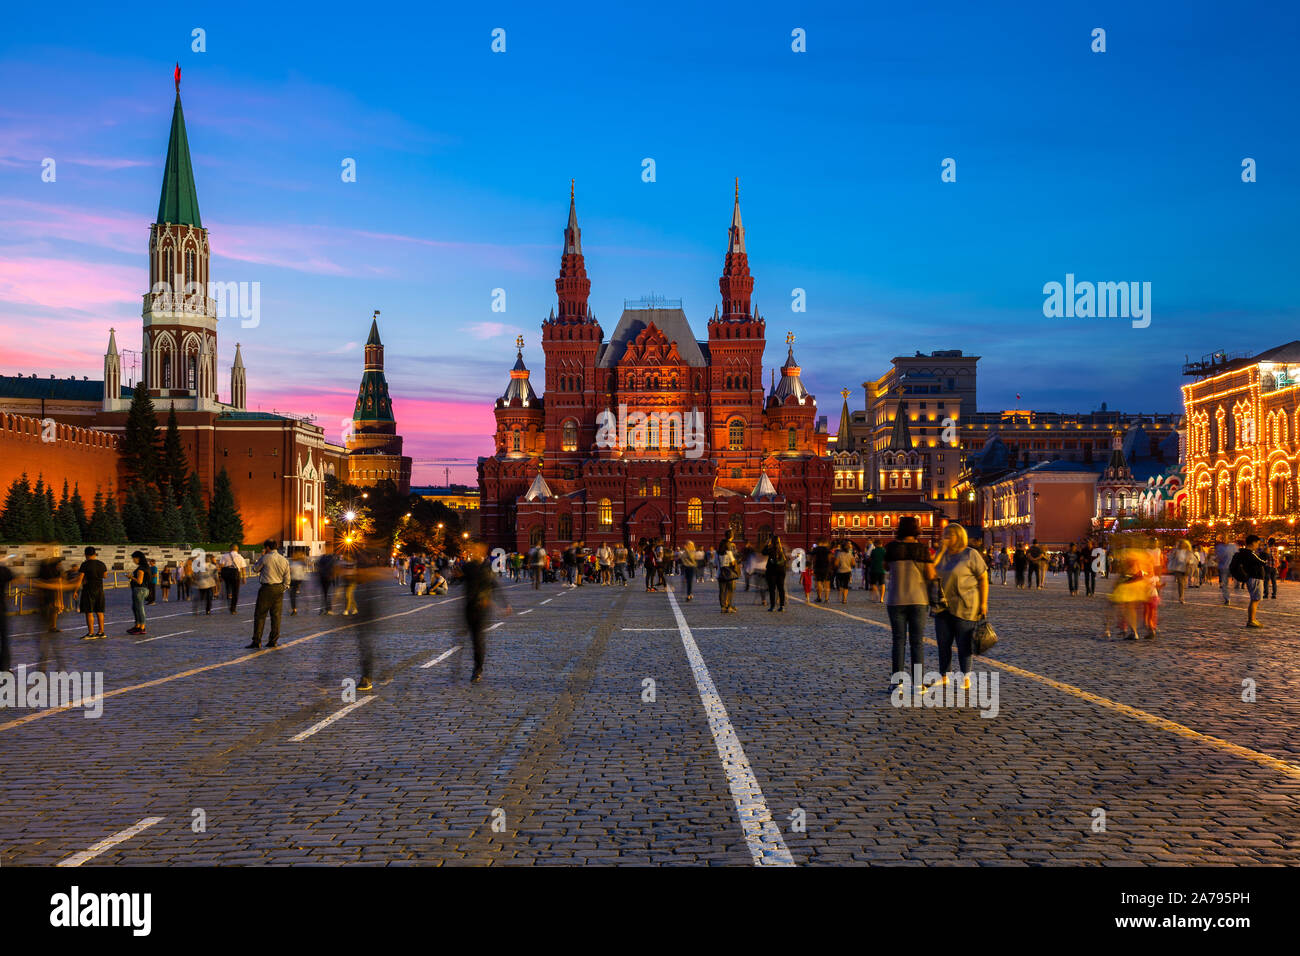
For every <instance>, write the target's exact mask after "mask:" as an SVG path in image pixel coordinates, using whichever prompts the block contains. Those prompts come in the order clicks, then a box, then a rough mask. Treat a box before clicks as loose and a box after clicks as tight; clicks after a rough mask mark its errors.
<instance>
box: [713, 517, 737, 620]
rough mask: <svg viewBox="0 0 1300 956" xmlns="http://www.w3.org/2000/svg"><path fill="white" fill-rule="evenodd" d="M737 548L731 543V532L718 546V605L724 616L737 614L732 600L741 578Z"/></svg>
mask: <svg viewBox="0 0 1300 956" xmlns="http://www.w3.org/2000/svg"><path fill="white" fill-rule="evenodd" d="M737 563H738V562H737V559H736V546H735V545H734V544H733V543H732V541H731V532H730V531H728V532H727V535H726V537H724V538H723V539H722V542H721V543H720V544H719V545H718V604H719V605H721V607H722V613H723V614H735V613H736V605H735V604H733V603H732V599H733V598H734V597H735V594H736V578H737V577H739V576H740V570H739V568H738V567H737Z"/></svg>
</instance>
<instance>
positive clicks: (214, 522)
mask: <svg viewBox="0 0 1300 956" xmlns="http://www.w3.org/2000/svg"><path fill="white" fill-rule="evenodd" d="M208 528H209V531H210V533H211V536H212V540H213V541H219V542H222V543H225V542H227V541H231V542H240V541H243V540H244V519H243V518H242V517H240V514H239V507H238V505H236V503H235V492H234V489H233V488H231V486H230V476H229V475H228V474H226V469H225V467H224V466H223V467H222V469H221V471H219V472H218V473H217V480H216V481H215V482H213V485H212V510H211V512H210V513H209V515H208Z"/></svg>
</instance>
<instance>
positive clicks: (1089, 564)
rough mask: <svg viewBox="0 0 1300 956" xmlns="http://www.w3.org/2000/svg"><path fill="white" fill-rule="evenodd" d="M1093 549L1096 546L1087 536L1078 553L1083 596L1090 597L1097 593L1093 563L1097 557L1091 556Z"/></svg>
mask: <svg viewBox="0 0 1300 956" xmlns="http://www.w3.org/2000/svg"><path fill="white" fill-rule="evenodd" d="M1095 550H1097V547H1096V545H1095V544H1093V541H1092V538H1089V539H1087V540H1086V541H1084V543H1083V551H1082V553H1081V554H1080V555H1079V562H1080V567H1081V568H1082V570H1083V594H1084V597H1092V596H1093V595H1094V594H1096V593H1097V568H1096V567H1095V566H1094V564H1093V562H1095V561H1096V560H1097V558H1095V557H1093V554H1092V552H1093V551H1095ZM1101 557H1104V556H1101Z"/></svg>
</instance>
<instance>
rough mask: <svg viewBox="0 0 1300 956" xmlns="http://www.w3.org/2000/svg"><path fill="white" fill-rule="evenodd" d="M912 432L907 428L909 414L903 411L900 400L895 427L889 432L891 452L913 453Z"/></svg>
mask: <svg viewBox="0 0 1300 956" xmlns="http://www.w3.org/2000/svg"><path fill="white" fill-rule="evenodd" d="M912 447H913V446H912V432H911V430H910V429H908V427H907V412H905V411H903V401H902V399H899V401H898V407H897V408H896V409H895V410H894V427H893V428H892V429H891V430H890V432H889V445H888V450H889V451H911V450H912Z"/></svg>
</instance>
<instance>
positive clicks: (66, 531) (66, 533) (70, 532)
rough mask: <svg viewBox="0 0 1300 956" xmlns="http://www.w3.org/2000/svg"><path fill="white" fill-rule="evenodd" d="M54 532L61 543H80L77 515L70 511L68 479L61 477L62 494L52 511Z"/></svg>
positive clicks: (70, 500)
mask: <svg viewBox="0 0 1300 956" xmlns="http://www.w3.org/2000/svg"><path fill="white" fill-rule="evenodd" d="M54 526H55V533H56V534H57V536H58V539H59V542H60V543H62V544H80V543H81V529H80V528H79V527H77V517H76V515H74V514H73V513H72V497H71V496H70V495H69V494H68V480H67V479H66V478H65V479H63V496H62V497H61V498H59V506H58V508H57V510H56V511H55V512H54Z"/></svg>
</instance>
